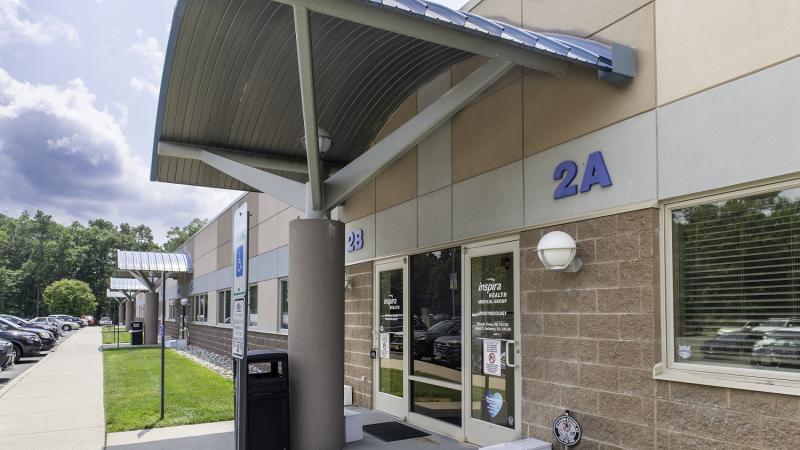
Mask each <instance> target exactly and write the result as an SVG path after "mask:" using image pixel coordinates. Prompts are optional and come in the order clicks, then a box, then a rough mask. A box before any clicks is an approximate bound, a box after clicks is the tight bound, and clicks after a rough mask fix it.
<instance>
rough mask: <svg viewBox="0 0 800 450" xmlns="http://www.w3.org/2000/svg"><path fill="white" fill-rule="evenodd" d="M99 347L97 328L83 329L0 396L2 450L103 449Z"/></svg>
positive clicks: (7, 387)
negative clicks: (10, 449) (9, 449)
mask: <svg viewBox="0 0 800 450" xmlns="http://www.w3.org/2000/svg"><path fill="white" fill-rule="evenodd" d="M100 346H101V333H100V327H89V328H84V329H82V330H80V331H78V332H76V333H75V334H74V335H72V336H70V337H69V339H68V340H67V341H66V342H64V343H63V344H61V346H60V347H59V348H58V350H56V351H55V352H53V353H52V354H50V355H48V356H47V357H46V358H45V359H43V360H42V361H40V362H39V363H38V364H37V365H36V366H35V367H32V368H31V369H29V370H27V371H26V373H25V374H24V376H21V377H20V378H19V379H15V380H13V381H12V383H13V384H12V383H9V386H6V387H5V388H4V389H3V391H0V436H2V447H3V448H13V449H26V450H28V449H30V450H38V449H42V450H45V449H46V450H51V449H53V448H58V449H65V450H66V449H75V450H93V449H102V448H103V446H104V445H105V416H104V411H103V354H102V353H101V352H100Z"/></svg>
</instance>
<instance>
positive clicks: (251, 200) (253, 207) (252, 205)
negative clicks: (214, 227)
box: [231, 192, 260, 228]
mask: <svg viewBox="0 0 800 450" xmlns="http://www.w3.org/2000/svg"><path fill="white" fill-rule="evenodd" d="M258 196H259V193H258V192H248V193H247V194H245V196H244V197H242V199H241V200H239V201H238V202H237V203H236V205H235V206H234V207H233V208H231V213H232V212H233V211H235V210H236V209H238V208H239V207H240V206H242V205H243V204H245V203H247V211H248V212H249V213H250V214H251V216H250V227H251V228H252V227H254V226H256V224H257V223H258V215H259V212H258V207H259V203H260V202H259V199H258ZM231 217H233V215H231ZM231 227H233V223H232V222H231Z"/></svg>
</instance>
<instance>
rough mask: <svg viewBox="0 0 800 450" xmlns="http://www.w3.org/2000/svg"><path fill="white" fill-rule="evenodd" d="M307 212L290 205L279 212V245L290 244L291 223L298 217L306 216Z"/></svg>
mask: <svg viewBox="0 0 800 450" xmlns="http://www.w3.org/2000/svg"><path fill="white" fill-rule="evenodd" d="M304 216H305V213H304V212H303V211H300V210H299V209H297V208H293V207H288V208H286V209H284V210H283V211H281V212H280V213H278V215H277V216H276V218H277V221H278V247H283V246H284V245H289V223H290V222H291V221H293V220H295V219H297V218H298V217H304Z"/></svg>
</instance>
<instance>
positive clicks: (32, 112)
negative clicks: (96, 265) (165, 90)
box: [0, 0, 464, 241]
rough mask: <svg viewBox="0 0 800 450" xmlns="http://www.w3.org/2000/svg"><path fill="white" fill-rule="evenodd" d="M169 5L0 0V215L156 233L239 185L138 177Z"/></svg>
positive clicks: (209, 211)
mask: <svg viewBox="0 0 800 450" xmlns="http://www.w3.org/2000/svg"><path fill="white" fill-rule="evenodd" d="M440 3H444V4H448V5H449V6H460V5H461V4H463V3H464V1H463V0H445V1H440ZM174 4H175V1H174V0H69V1H54V0H0V213H2V214H6V215H17V214H19V213H20V212H21V211H23V210H28V211H35V210H37V209H42V210H44V211H45V212H47V213H50V214H53V215H54V216H55V218H56V219H57V220H58V221H60V222H62V223H67V222H70V221H73V220H79V221H81V222H85V221H86V220H88V219H91V218H96V217H103V218H107V219H110V220H112V221H113V222H115V223H121V222H129V223H132V224H139V223H144V224H146V225H148V226H150V227H151V228H152V229H153V231H154V233H155V235H156V239H157V240H158V241H163V240H164V238H165V234H166V230H167V229H168V228H170V227H172V226H175V225H185V224H186V223H188V222H189V221H191V219H193V218H195V217H203V218H210V217H213V216H214V215H216V214H217V212H219V210H220V209H222V208H223V207H224V206H225V205H227V204H228V203H229V202H230V201H231V200H233V199H234V198H235V197H236V196H237V195H239V193H238V192H233V191H224V190H216V189H209V188H197V187H189V186H177V185H171V184H165V183H152V182H150V181H149V168H150V155H151V151H152V140H153V128H154V126H155V116H156V108H157V101H158V89H159V87H160V82H161V80H160V78H161V71H162V68H163V61H164V49H165V46H166V42H167V38H168V36H169V25H170V22H171V19H172V12H173V8H174Z"/></svg>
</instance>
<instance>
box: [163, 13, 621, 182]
mask: <svg viewBox="0 0 800 450" xmlns="http://www.w3.org/2000/svg"><path fill="white" fill-rule="evenodd" d="M293 4H298V5H301V6H307V7H308V8H309V9H310V10H311V13H310V29H311V41H312V59H313V70H314V91H315V92H314V94H315V100H316V115H317V123H318V125H319V126H320V127H322V128H324V129H325V130H327V131H328V132H329V133H330V135H331V139H332V141H333V145H332V146H331V148H330V150H328V152H327V153H325V154H324V155H323V156H322V160H323V161H324V162H326V163H329V164H330V165H333V166H344V165H346V164H348V163H349V162H351V161H353V160H354V159H355V158H356V157H358V156H359V155H361V154H362V153H363V152H365V151H366V150H368V148H369V147H370V145H371V144H372V142H373V141H374V139H375V138H376V136H377V135H378V132H379V131H380V129H381V128H382V127H383V125H384V124H385V123H386V121H387V120H388V118H389V116H390V115H391V114H392V113H393V112H394V111H395V110H396V109H397V108H398V107H399V106H400V104H401V103H402V102H403V101H404V100H405V99H406V98H407V97H408V96H409V95H411V94H412V93H413V92H415V91H416V90H417V89H419V88H420V87H421V86H422V85H423V84H424V83H425V82H427V81H428V80H430V79H432V78H433V77H434V76H436V75H437V74H439V73H441V72H442V71H443V70H445V69H447V68H448V67H450V66H452V65H453V64H455V63H457V62H459V61H461V60H463V59H465V58H467V57H469V56H471V55H473V53H471V52H469V51H466V50H464V49H465V48H467V47H468V46H467V45H466V44H465V45H457V44H456V41H460V40H461V38H463V39H464V40H465V42H466V41H469V40H470V39H471V40H473V42H474V40H475V39H476V38H477V39H479V40H480V43H479V45H477V47H481V46H482V45H483V43H488V44H487V45H495V46H497V45H501V49H504V48H508V49H511V50H512V51H513V52H520V51H521V52H523V55H530V57H531V58H533V59H534V60H535V61H539V62H541V61H542V58H544V59H546V60H548V61H557V62H558V64H565V62H570V63H575V64H579V65H582V66H588V67H591V68H594V69H597V70H598V73H600V72H602V73H609V74H611V75H610V76H617V75H618V74H616V73H614V63H613V61H612V60H613V58H612V56H614V51H615V50H614V49H615V47H613V46H608V45H605V44H602V43H599V42H596V41H591V40H588V39H583V38H579V37H573V36H564V35H556V34H548V33H540V32H534V31H530V30H525V29H522V28H518V27H513V26H510V25H508V24H505V23H501V22H498V21H494V20H489V19H486V18H483V17H480V16H477V15H474V14H471V13H467V12H462V11H457V10H453V9H450V8H447V7H445V6H442V5H439V4H436V3H434V2H426V1H422V0H326V1H322V2H309V1H306V0H277V1H264V0H232V1H226V2H205V1H196V0H179V2H178V4H177V6H176V9H175V16H174V18H173V23H172V29H171V33H170V40H169V44H168V47H167V58H166V62H165V67H164V77H163V79H162V85H161V94H160V99H159V109H158V120H157V123H156V130H155V136H154V148H153V164H152V170H151V179H153V180H155V181H165V182H172V183H181V184H191V185H199V186H211V187H218V188H227V189H236V190H255V189H253V188H252V187H250V186H248V185H247V184H245V183H242V182H240V181H238V180H236V179H234V178H232V177H230V176H228V175H226V174H224V173H222V172H220V171H219V170H217V169H215V168H213V167H211V166H209V165H207V164H205V163H204V162H202V161H199V160H197V159H191V158H184V157H177V156H165V155H159V154H158V143H159V142H172V143H177V144H184V145H193V146H199V147H206V148H214V149H223V150H228V151H233V152H240V153H241V154H243V155H247V156H257V157H258V156H260V157H268V158H280V159H285V160H287V161H295V162H301V163H305V159H306V152H305V148H304V147H303V145H302V144H301V141H300V140H301V138H302V137H303V135H304V129H303V113H302V108H301V99H300V82H299V76H298V65H297V50H296V43H295V32H294V19H293V9H292V6H291V5H293ZM319 11H324V13H321V12H319ZM378 16H380V17H378ZM387 16H388V17H387ZM341 17H348V18H350V19H352V20H346V19H344V18H341ZM409 19H410V20H412V21H413V23H408V24H404V25H403V28H402V29H398V27H397V26H396V25H394V24H396V23H401V22H402V21H404V20H405V21H407V20H409ZM414 24H416V25H414ZM393 27H394V30H395V31H387V30H389V29H393ZM431 27H433V30H431ZM411 28H420V29H421V28H426V33H427V34H425V33H422V34H420V35H423V34H425V36H426V37H431V36H433V35H434V34H435V33H436V30H446V31H447V32H448V33H455V34H453V35H452V36H450V37H452V38H453V39H450V40H446V41H443V40H442V39H439V40H438V41H439V43H435V42H433V41H436V39H433V38H431V39H421V38H417V37H412V36H416V34H415V33H416V30H413V29H411ZM450 43H452V45H451V44H450ZM444 44H448V45H444ZM501 53H502V52H501ZM536 58H539V59H536ZM270 171H271V172H273V173H276V174H278V175H281V176H285V177H289V178H293V179H296V180H299V181H305V179H299V178H298V177H297V174H293V175H289V174H287V173H279V172H277V171H272V170H270ZM301 178H302V177H301Z"/></svg>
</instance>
